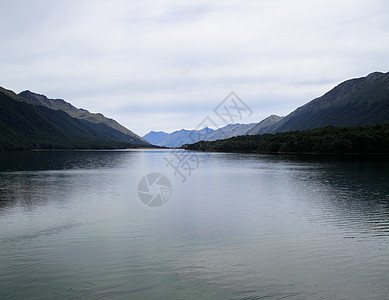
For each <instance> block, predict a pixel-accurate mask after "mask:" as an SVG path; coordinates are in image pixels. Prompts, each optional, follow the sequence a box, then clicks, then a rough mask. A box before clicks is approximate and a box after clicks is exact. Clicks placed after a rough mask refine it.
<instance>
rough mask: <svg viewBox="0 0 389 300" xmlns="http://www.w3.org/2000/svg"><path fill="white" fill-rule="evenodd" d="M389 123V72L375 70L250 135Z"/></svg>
mask: <svg viewBox="0 0 389 300" xmlns="http://www.w3.org/2000/svg"><path fill="white" fill-rule="evenodd" d="M388 122H389V73H380V72H375V73H371V74H369V75H368V76H366V77H361V78H355V79H351V80H347V81H345V82H342V83H341V84H339V85H338V86H336V87H335V88H333V89H332V90H330V91H329V92H327V93H326V94H324V95H323V96H321V97H319V98H316V99H314V100H312V101H310V102H308V103H307V104H305V105H303V106H301V107H299V108H297V109H296V110H294V111H293V112H291V113H290V114H289V115H287V116H286V117H284V118H282V119H281V120H279V122H277V123H275V124H273V125H271V126H269V127H267V128H265V129H263V128H262V129H258V130H255V128H254V130H252V131H250V132H249V134H262V133H276V132H286V131H293V130H307V129H313V128H320V127H325V126H329V125H331V126H363V125H375V124H380V123H388Z"/></svg>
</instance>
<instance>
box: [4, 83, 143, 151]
mask: <svg viewBox="0 0 389 300" xmlns="http://www.w3.org/2000/svg"><path fill="white" fill-rule="evenodd" d="M27 102H28V101H26V99H24V98H22V97H20V96H19V95H16V94H15V93H14V92H12V91H10V90H6V89H4V88H0V104H1V105H0V150H1V151H13V150H30V149H34V148H39V149H53V148H65V149H88V148H93V149H100V148H127V147H142V146H143V147H144V146H149V145H150V144H149V143H147V142H144V141H143V140H141V139H135V138H134V137H130V136H128V135H126V134H124V133H123V132H121V131H118V130H116V129H113V128H112V127H109V126H107V125H106V124H103V123H92V122H90V121H87V120H82V119H77V118H73V117H71V116H70V115H68V114H67V113H66V112H64V111H61V110H52V109H50V108H48V107H46V106H41V105H37V104H31V103H27Z"/></svg>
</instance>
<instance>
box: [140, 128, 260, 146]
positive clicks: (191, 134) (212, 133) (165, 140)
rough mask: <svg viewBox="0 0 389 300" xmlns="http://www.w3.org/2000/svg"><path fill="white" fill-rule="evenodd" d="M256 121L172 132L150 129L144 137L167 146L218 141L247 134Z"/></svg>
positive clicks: (155, 143) (150, 141)
mask: <svg viewBox="0 0 389 300" xmlns="http://www.w3.org/2000/svg"><path fill="white" fill-rule="evenodd" d="M255 125H256V123H252V124H239V123H236V124H229V125H227V126H224V127H222V128H219V129H217V130H214V129H211V128H208V127H205V128H203V129H201V130H186V129H181V130H178V131H174V132H172V133H166V132H163V131H158V132H156V131H150V132H149V133H148V134H146V135H145V136H143V139H145V140H146V141H148V142H149V143H151V144H153V145H158V146H165V147H179V146H182V145H184V144H192V143H195V142H198V141H216V140H219V139H225V138H229V137H233V136H238V135H243V134H246V132H247V131H249V130H250V129H252V128H253V127H254V126H255Z"/></svg>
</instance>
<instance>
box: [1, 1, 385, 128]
mask: <svg viewBox="0 0 389 300" xmlns="http://www.w3.org/2000/svg"><path fill="white" fill-rule="evenodd" d="M388 15H389V3H388V2H387V1H378V0H373V1H366V0H364V1H361V0H359V1H353V2H352V5H351V4H350V1H333V0H330V1H322V0H320V1H307V0H301V1H283V0H278V1H245V2H243V3H241V2H238V1H223V2H216V1H214V2H210V1H203V0H199V1H178V0H165V1H155V0H153V1H144V2H141V3H137V2H132V1H125V0H115V1H103V0H98V1H47V0H37V1H26V0H24V1H21V0H16V1H9V0H3V1H0V16H1V18H0V24H1V27H0V31H1V36H2V39H3V44H2V47H1V51H0V54H1V55H0V65H1V72H0V74H1V78H0V86H2V87H4V88H7V89H11V90H13V91H15V92H17V93H19V92H21V91H23V90H27V89H28V90H31V91H33V92H36V93H39V94H44V95H46V96H47V97H49V98H62V99H65V100H66V101H68V102H70V103H72V104H73V105H74V106H76V107H79V108H84V109H87V110H89V111H91V112H101V113H103V114H104V115H105V116H107V117H110V118H113V119H115V120H117V121H118V122H119V123H121V124H123V125H124V126H126V127H127V128H129V129H130V130H132V131H134V132H135V133H137V134H139V135H141V136H143V135H145V134H146V133H148V132H149V131H151V130H154V131H159V130H163V131H167V132H172V131H175V130H179V129H182V128H186V129H193V128H196V127H197V125H198V124H199V123H200V122H201V121H202V120H203V119H204V118H205V117H207V116H212V113H213V109H214V108H215V107H216V106H217V105H218V104H219V103H220V102H221V101H222V100H223V99H224V98H225V97H226V96H227V95H228V94H229V93H230V92H231V91H234V92H235V93H236V94H237V95H238V96H239V97H240V98H241V99H242V100H244V101H245V103H246V104H247V105H248V106H249V107H250V108H251V109H252V111H253V115H252V116H251V117H250V118H246V119H244V120H242V122H244V123H251V122H259V121H260V120H262V119H263V118H265V117H267V116H269V115H271V114H277V115H281V116H284V115H286V114H288V113H290V112H291V111H292V110H294V109H295V108H297V107H298V106H301V105H303V104H305V103H307V102H308V101H310V100H312V99H314V98H316V97H319V96H321V95H322V94H324V93H325V92H327V91H328V90H330V89H331V88H333V87H334V86H336V85H337V84H339V83H340V82H342V81H344V80H347V79H350V78H355V77H362V76H366V75H368V74H369V73H372V72H375V71H379V72H388V71H389V70H388V66H389V57H388V55H387V54H388V53H389V38H388V30H389V18H388Z"/></svg>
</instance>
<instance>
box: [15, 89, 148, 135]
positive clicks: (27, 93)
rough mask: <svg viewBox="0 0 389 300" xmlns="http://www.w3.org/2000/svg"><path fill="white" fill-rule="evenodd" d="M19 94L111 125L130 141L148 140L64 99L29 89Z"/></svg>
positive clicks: (76, 116) (33, 100)
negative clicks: (50, 96)
mask: <svg viewBox="0 0 389 300" xmlns="http://www.w3.org/2000/svg"><path fill="white" fill-rule="evenodd" d="M19 96H20V97H22V98H23V99H26V100H25V101H26V102H27V103H31V104H37V105H41V106H45V107H47V108H50V109H52V110H62V111H64V112H66V113H67V114H68V115H70V116H71V117H73V118H76V119H80V120H86V121H89V122H91V123H95V124H105V125H107V126H108V127H111V128H113V129H115V130H117V131H120V132H122V133H124V134H125V135H127V136H129V137H130V138H129V142H135V143H138V142H139V140H140V141H142V142H146V141H145V140H143V139H142V138H141V137H140V136H138V135H137V134H135V133H133V132H132V131H131V130H129V129H127V128H125V127H124V126H122V125H120V124H119V123H118V122H116V121H115V120H113V119H109V118H106V117H105V116H104V115H103V114H100V113H97V114H95V113H90V112H89V111H87V110H85V109H78V108H76V107H74V106H73V105H71V104H70V103H68V102H66V101H65V100H63V99H49V98H47V97H46V96H45V95H40V94H36V93H33V92H31V91H28V90H26V91H23V92H21V93H20V94H19Z"/></svg>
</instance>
